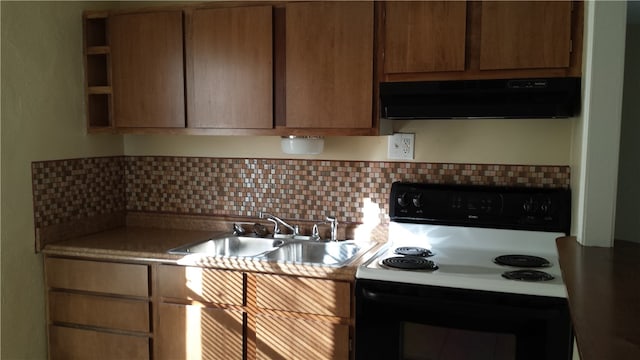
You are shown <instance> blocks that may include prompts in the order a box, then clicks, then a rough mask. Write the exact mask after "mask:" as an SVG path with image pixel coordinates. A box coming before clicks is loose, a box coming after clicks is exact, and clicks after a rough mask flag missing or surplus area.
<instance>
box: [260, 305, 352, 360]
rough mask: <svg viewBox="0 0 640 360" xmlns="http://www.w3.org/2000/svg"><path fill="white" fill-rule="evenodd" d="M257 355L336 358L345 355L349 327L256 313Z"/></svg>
mask: <svg viewBox="0 0 640 360" xmlns="http://www.w3.org/2000/svg"><path fill="white" fill-rule="evenodd" d="M256 329H257V330H256V336H257V355H258V356H257V358H258V359H260V360H263V359H265V360H266V359H314V360H321V359H327V360H338V359H345V360H346V359H348V358H349V326H348V325H344V324H330V323H323V322H319V321H311V320H303V319H290V318H284V317H276V316H268V315H258V317H257V318H256Z"/></svg>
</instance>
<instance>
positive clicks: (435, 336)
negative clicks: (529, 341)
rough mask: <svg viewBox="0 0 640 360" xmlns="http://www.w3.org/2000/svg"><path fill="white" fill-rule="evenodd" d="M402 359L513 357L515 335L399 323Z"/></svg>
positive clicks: (498, 358) (500, 359)
mask: <svg viewBox="0 0 640 360" xmlns="http://www.w3.org/2000/svg"><path fill="white" fill-rule="evenodd" d="M401 326H402V343H403V347H402V357H401V358H402V359H403V360H459V359H477V360H489V359H491V360H507V359H509V360H515V358H516V336H515V335H513V334H503V333H494V332H485V331H471V330H460V329H451V328H446V327H437V326H431V325H424V324H416V323H412V322H403V323H402V325H401Z"/></svg>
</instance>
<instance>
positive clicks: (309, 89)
mask: <svg viewBox="0 0 640 360" xmlns="http://www.w3.org/2000/svg"><path fill="white" fill-rule="evenodd" d="M285 29H286V30H285V31H286V36H285V37H286V50H285V52H286V55H285V58H286V71H285V73H286V75H285V77H286V81H285V83H286V86H285V87H286V105H285V108H286V110H285V113H286V115H285V117H286V127H287V128H335V129H340V128H354V129H355V128H360V129H362V128H371V127H372V121H373V118H372V98H373V93H372V82H373V2H351V1H346V2H339V1H338V2H332V1H318V2H306V3H304V2H303V3H287V4H286V25H285Z"/></svg>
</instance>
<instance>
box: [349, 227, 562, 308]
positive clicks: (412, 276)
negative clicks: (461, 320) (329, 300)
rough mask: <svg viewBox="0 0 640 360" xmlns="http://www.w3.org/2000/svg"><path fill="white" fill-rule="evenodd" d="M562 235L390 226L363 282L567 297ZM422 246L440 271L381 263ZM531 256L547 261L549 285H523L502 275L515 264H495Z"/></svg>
mask: <svg viewBox="0 0 640 360" xmlns="http://www.w3.org/2000/svg"><path fill="white" fill-rule="evenodd" d="M561 236H564V234H563V233H553V232H542V231H525V230H508V229H491V228H474V227H461V226H447V225H426V224H407V223H396V222H391V223H390V224H389V239H388V243H387V246H386V247H385V249H384V250H382V251H381V252H380V253H378V255H377V256H375V257H374V258H372V259H371V260H369V261H368V262H366V263H365V264H363V265H362V266H360V267H359V268H358V271H357V273H356V277H357V278H360V279H370V280H382V281H393V282H401V283H410V284H418V285H432V286H444V287H453V288H464V289H473V290H485V291H496V292H506V293H514V294H528V295H539V296H552V297H566V289H565V286H564V283H563V281H562V275H561V272H560V267H559V265H558V259H557V250H556V246H555V239H556V238H558V237H561ZM403 246H418V247H423V248H426V249H429V250H431V251H432V252H433V253H434V255H433V256H430V257H428V259H429V260H430V261H433V262H434V263H435V264H436V265H437V267H438V268H437V269H436V270H403V269H395V268H389V267H385V266H384V265H382V264H381V261H382V260H383V259H386V258H389V257H395V256H398V255H397V254H395V253H394V250H395V249H396V248H398V247H403ZM508 254H519V255H533V256H539V257H542V258H545V259H547V260H548V261H549V262H550V266H548V267H544V268H538V269H536V270H539V271H544V272H546V273H548V274H550V275H551V276H553V277H554V279H552V280H548V281H539V282H531V281H519V280H510V279H505V278H504V277H502V274H503V273H505V272H507V271H513V270H519V269H521V268H519V267H514V266H504V265H499V264H496V263H494V261H493V260H494V259H495V258H496V257H498V256H500V255H508Z"/></svg>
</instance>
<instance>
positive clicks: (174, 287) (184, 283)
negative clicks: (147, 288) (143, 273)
mask: <svg viewBox="0 0 640 360" xmlns="http://www.w3.org/2000/svg"><path fill="white" fill-rule="evenodd" d="M243 288H244V282H243V275H242V273H241V272H235V271H224V270H214V269H203V268H199V267H190V266H174V265H161V266H160V267H159V269H158V289H159V294H160V296H163V297H170V298H178V299H185V300H195V301H201V302H209V303H216V304H228V305H243V301H242V300H243V297H242V290H243Z"/></svg>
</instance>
